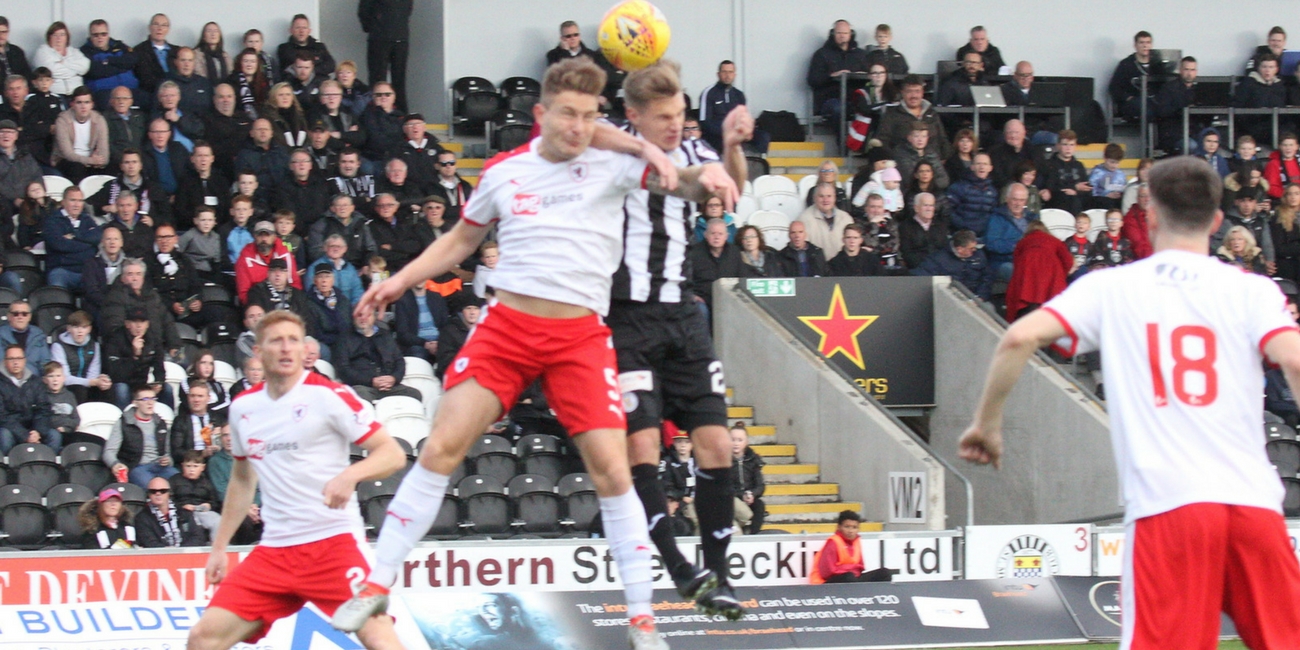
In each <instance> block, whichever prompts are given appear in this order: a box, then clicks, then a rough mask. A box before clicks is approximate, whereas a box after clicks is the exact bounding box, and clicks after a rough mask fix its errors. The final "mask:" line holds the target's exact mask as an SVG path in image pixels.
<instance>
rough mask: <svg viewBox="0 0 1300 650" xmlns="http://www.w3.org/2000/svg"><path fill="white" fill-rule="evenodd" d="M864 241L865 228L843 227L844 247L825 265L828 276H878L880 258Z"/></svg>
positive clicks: (855, 226)
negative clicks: (828, 271) (827, 269)
mask: <svg viewBox="0 0 1300 650" xmlns="http://www.w3.org/2000/svg"><path fill="white" fill-rule="evenodd" d="M750 227H752V226H746V228H750ZM865 240H866V228H863V227H862V226H861V225H860V224H856V223H851V224H849V225H847V226H845V227H844V237H843V242H844V245H843V246H842V247H841V248H840V251H839V253H838V254H836V255H835V257H832V258H831V260H830V262H828V263H827V266H828V267H829V268H830V273H828V275H832V276H836V277H853V276H868V275H880V257H879V256H877V255H876V254H875V253H873V252H871V251H868V250H866V249H864V248H863V247H862V244H863V242H864V241H865Z"/></svg>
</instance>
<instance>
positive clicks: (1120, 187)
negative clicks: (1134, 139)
mask: <svg viewBox="0 0 1300 650" xmlns="http://www.w3.org/2000/svg"><path fill="white" fill-rule="evenodd" d="M1123 160H1124V148H1123V147H1121V146H1119V145H1118V144H1115V143H1114V142H1111V143H1110V144H1107V145H1106V149H1105V151H1104V152H1103V153H1102V161H1101V164H1099V165H1097V166H1096V167H1093V168H1092V173H1090V174H1088V185H1090V186H1092V203H1091V205H1094V206H1097V207H1102V208H1118V207H1119V201H1120V199H1121V198H1122V197H1123V196H1124V187H1125V186H1126V185H1127V184H1128V177H1127V176H1125V175H1124V171H1123V170H1121V169H1120V168H1119V165H1120V163H1121V162H1123Z"/></svg>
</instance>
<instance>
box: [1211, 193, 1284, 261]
mask: <svg viewBox="0 0 1300 650" xmlns="http://www.w3.org/2000/svg"><path fill="white" fill-rule="evenodd" d="M1232 204H1233V205H1232V209H1230V210H1228V211H1227V212H1225V213H1224V214H1223V224H1222V225H1221V226H1219V230H1218V231H1217V232H1215V233H1214V234H1213V235H1211V236H1210V250H1211V251H1218V250H1219V248H1220V247H1221V246H1223V243H1224V241H1225V240H1226V239H1227V237H1228V231H1230V230H1232V228H1233V226H1242V227H1243V228H1245V229H1246V230H1249V231H1250V234H1251V235H1253V236H1254V237H1255V244H1256V245H1257V246H1259V248H1260V249H1261V250H1262V251H1263V253H1264V266H1265V268H1266V269H1267V270H1268V272H1269V274H1272V273H1273V272H1274V271H1275V270H1276V269H1277V257H1276V255H1275V252H1274V250H1273V229H1272V227H1271V226H1269V223H1268V212H1267V211H1264V210H1260V209H1259V202H1258V201H1256V200H1255V196H1254V195H1253V194H1251V193H1249V192H1239V193H1238V194H1237V197H1236V198H1235V199H1234V200H1233V202H1232Z"/></svg>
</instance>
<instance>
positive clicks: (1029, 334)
mask: <svg viewBox="0 0 1300 650" xmlns="http://www.w3.org/2000/svg"><path fill="white" fill-rule="evenodd" d="M1062 336H1065V327H1063V326H1062V325H1061V321H1059V320H1057V319H1056V317H1054V316H1052V315H1051V314H1049V313H1048V312H1046V311H1043V310H1041V309H1040V310H1038V311H1035V312H1032V313H1030V314H1029V315H1028V316H1025V317H1024V318H1021V319H1020V320H1018V321H1016V322H1015V324H1013V325H1012V326H1011V327H1010V328H1008V329H1007V333H1006V334H1004V335H1003V336H1002V341H1001V342H1000V343H998V349H997V351H995V352H994V353H993V361H992V362H991V363H990V364H989V373H988V377H987V378H986V379H985V382H984V394H983V396H981V397H980V403H979V406H978V407H977V408H976V409H975V418H974V421H973V422H971V425H970V428H968V429H966V433H964V434H963V435H962V437H961V441H960V442H959V443H958V444H959V452H958V455H960V456H961V457H962V458H965V459H966V460H968V461H971V462H972V463H979V464H981V465H986V464H988V463H993V466H994V467H1001V464H1002V407H1003V406H1004V405H1005V404H1006V402H1007V396H1008V395H1010V394H1011V388H1012V387H1013V386H1015V385H1016V380H1018V379H1020V373H1021V372H1022V371H1023V370H1024V368H1025V363H1026V362H1028V361H1029V358H1030V357H1032V356H1034V353H1035V352H1037V351H1038V349H1039V348H1042V347H1045V346H1047V345H1050V344H1051V343H1052V342H1053V341H1055V340H1057V339H1059V338H1061V337H1062Z"/></svg>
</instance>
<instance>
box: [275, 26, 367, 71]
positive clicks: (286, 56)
mask: <svg viewBox="0 0 1300 650" xmlns="http://www.w3.org/2000/svg"><path fill="white" fill-rule="evenodd" d="M300 51H306V52H309V53H310V54H311V55H312V57H314V58H315V60H316V68H315V72H316V74H318V75H320V76H322V77H327V76H329V75H332V74H334V67H335V66H334V57H333V56H330V51H329V48H327V47H325V44H324V43H322V42H320V41H318V40H316V38H315V37H314V36H312V35H311V21H309V20H307V16H306V15H304V14H298V15H296V16H294V17H293V22H291V23H289V40H287V41H285V42H283V43H281V44H280V47H278V48H276V50H275V54H276V56H277V60H279V61H280V65H281V66H283V67H284V69H283V70H282V72H283V74H284V75H285V76H289V75H292V74H293V71H292V67H293V62H294V61H296V60H297V59H298V52H300ZM372 73H373V71H372ZM372 85H373V84H372Z"/></svg>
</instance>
